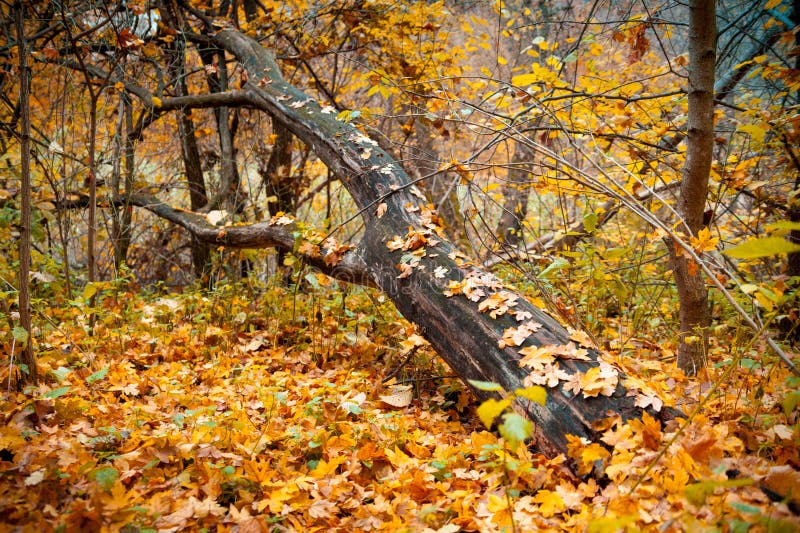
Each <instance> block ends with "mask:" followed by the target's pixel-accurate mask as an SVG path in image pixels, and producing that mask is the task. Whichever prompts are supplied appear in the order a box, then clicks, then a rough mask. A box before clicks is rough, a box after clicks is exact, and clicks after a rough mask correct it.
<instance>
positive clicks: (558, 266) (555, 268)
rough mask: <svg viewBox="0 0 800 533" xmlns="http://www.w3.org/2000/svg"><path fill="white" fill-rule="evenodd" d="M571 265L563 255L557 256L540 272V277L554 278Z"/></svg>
mask: <svg viewBox="0 0 800 533" xmlns="http://www.w3.org/2000/svg"><path fill="white" fill-rule="evenodd" d="M568 266H569V261H567V260H566V259H564V258H563V257H556V258H555V259H554V260H553V262H552V263H550V266H548V267H547V268H545V269H544V270H542V271H541V272H540V273H539V277H540V278H545V279H547V278H554V277H556V275H557V274H558V273H559V272H560V271H562V270H564V269H565V268H567V267H568Z"/></svg>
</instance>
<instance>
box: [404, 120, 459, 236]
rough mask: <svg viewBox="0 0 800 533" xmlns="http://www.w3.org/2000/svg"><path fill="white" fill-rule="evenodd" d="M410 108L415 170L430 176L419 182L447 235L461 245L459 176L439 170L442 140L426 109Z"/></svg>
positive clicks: (420, 175)
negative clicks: (414, 140) (427, 116)
mask: <svg viewBox="0 0 800 533" xmlns="http://www.w3.org/2000/svg"><path fill="white" fill-rule="evenodd" d="M411 111H412V113H414V114H416V119H415V121H414V136H415V138H416V139H417V145H416V147H414V149H412V154H411V155H412V157H413V158H414V164H413V166H414V169H415V170H416V172H417V173H418V175H419V177H423V176H430V177H428V178H427V179H426V180H423V181H422V182H421V186H422V188H423V189H425V191H426V192H427V193H428V195H429V196H430V199H431V201H432V202H433V205H434V206H435V207H436V211H437V213H438V214H439V216H440V217H442V220H443V221H444V222H445V229H446V230H447V234H448V235H449V236H450V238H451V239H452V240H453V241H454V242H456V243H460V244H462V245H464V244H466V242H467V233H466V228H465V225H464V216H463V215H462V214H461V209H460V206H459V202H458V190H457V186H458V181H459V179H460V178H459V177H458V176H457V175H456V174H454V173H452V172H438V171H439V169H440V168H441V167H442V163H443V160H442V156H441V154H440V152H439V150H438V148H437V145H439V144H441V142H440V141H439V140H437V139H436V136H435V132H434V131H433V124H431V121H430V120H429V119H428V118H426V113H427V110H426V109H425V108H424V107H419V106H414V107H412V108H411Z"/></svg>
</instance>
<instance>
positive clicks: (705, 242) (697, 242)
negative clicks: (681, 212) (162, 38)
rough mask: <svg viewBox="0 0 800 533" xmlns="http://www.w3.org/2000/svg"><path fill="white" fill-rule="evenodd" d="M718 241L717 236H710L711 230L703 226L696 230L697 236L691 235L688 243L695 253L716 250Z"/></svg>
mask: <svg viewBox="0 0 800 533" xmlns="http://www.w3.org/2000/svg"><path fill="white" fill-rule="evenodd" d="M718 242H719V238H717V237H712V236H711V232H710V231H709V229H708V228H703V229H701V230H700V231H698V232H697V237H696V238H695V237H692V238H691V239H690V243H691V245H692V248H694V250H695V251H696V252H697V253H702V252H710V251H711V250H716V248H717V243H718Z"/></svg>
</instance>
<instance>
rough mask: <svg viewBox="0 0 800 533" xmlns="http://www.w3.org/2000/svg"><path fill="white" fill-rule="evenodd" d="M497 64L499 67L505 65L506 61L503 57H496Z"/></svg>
mask: <svg viewBox="0 0 800 533" xmlns="http://www.w3.org/2000/svg"><path fill="white" fill-rule="evenodd" d="M497 62H498V63H499V64H501V65H507V64H508V60H507V59H506V58H505V57H503V56H497Z"/></svg>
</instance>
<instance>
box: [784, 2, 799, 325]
mask: <svg viewBox="0 0 800 533" xmlns="http://www.w3.org/2000/svg"><path fill="white" fill-rule="evenodd" d="M792 22H794V23H795V25H798V24H800V0H794V2H793V7H792ZM794 44H795V50H800V31H797V29H795V33H794ZM794 68H795V69H796V70H800V54H795V57H794ZM786 150H787V151H789V152H793V150H794V148H793V147H792V146H791V145H790V143H789V142H786ZM795 161H796V159H795ZM795 170H796V171H797V172H798V175H797V179H796V180H795V183H794V190H795V192H797V191H798V190H800V168H796V169H795ZM788 215H789V220H790V221H791V222H800V197H798V195H796V194H795V195H794V196H793V200H792V203H791V204H790V205H789V213H788ZM789 240H790V241H792V242H793V243H796V244H800V230H797V229H793V230H791V232H789ZM786 273H787V274H788V275H789V276H790V277H796V276H797V277H800V252H794V253H791V254H789V258H788V266H787V268H786ZM798 285H800V283H798ZM794 327H797V324H794Z"/></svg>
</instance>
